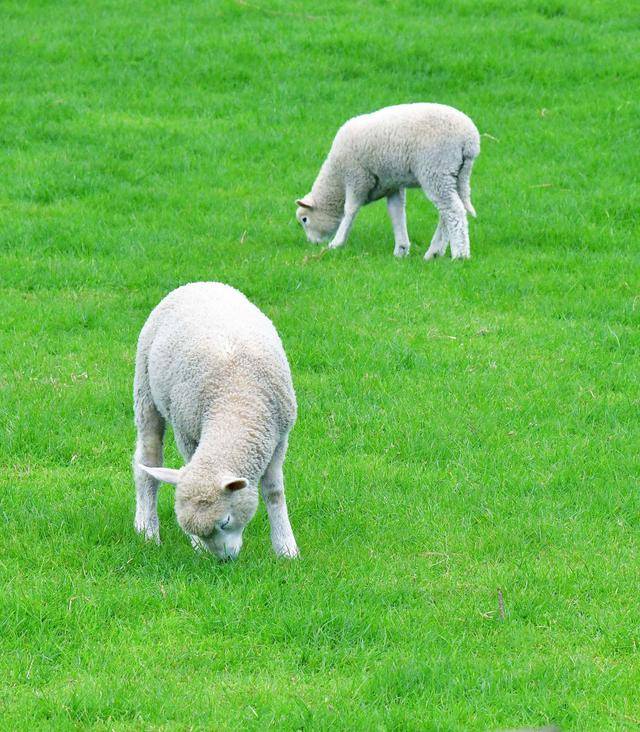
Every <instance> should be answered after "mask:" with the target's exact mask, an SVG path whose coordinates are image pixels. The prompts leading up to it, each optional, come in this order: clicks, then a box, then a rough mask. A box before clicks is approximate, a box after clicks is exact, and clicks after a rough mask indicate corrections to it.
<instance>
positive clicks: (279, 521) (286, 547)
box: [260, 437, 299, 557]
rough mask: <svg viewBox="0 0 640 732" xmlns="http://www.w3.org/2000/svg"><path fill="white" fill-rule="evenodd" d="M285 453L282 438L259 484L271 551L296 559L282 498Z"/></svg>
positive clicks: (285, 440)
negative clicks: (268, 529) (265, 511)
mask: <svg viewBox="0 0 640 732" xmlns="http://www.w3.org/2000/svg"><path fill="white" fill-rule="evenodd" d="M286 453H287V437H284V438H283V439H282V440H281V441H280V443H279V444H278V446H277V447H276V449H275V451H274V453H273V457H272V458H271V462H270V463H269V465H268V466H267V469H266V470H265V472H264V475H263V476H262V480H261V481H260V483H261V489H262V497H263V498H264V502H265V504H266V506H267V514H268V516H269V524H270V525H271V544H272V545H273V550H274V551H275V553H276V554H277V555H278V556H279V557H297V556H298V553H299V552H298V545H297V544H296V540H295V538H294V536H293V531H292V529H291V523H290V521H289V514H288V512H287V502H286V500H285V497H284V476H283V472H282V466H283V463H284V458H285V455H286Z"/></svg>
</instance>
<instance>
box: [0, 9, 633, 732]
mask: <svg viewBox="0 0 640 732" xmlns="http://www.w3.org/2000/svg"><path fill="white" fill-rule="evenodd" d="M637 11H638V8H637V4H636V3H633V2H627V1H626V0H625V1H624V2H613V1H610V2H601V1H599V0H591V1H590V2H578V1H577V0H532V2H523V1H522V0H520V1H516V0H514V1H512V2H504V3H503V2H495V0H483V1H478V0H474V1H472V0H465V1H464V2H456V3H451V4H445V3H441V2H435V1H432V2H420V1H419V0H414V2H408V1H405V0H397V1H396V2H380V1H379V2H373V1H372V2H357V1H354V0H352V1H351V2H346V1H345V2H338V0H329V1H328V2H322V3H315V4H311V3H303V2H300V1H299V0H287V2H285V1H284V0H282V1H278V2H266V0H247V1H246V2H245V1H244V0H236V1H235V2H232V1H231V0H224V1H220V2H214V1H213V0H210V1H209V2H204V1H203V0H199V1H195V2H190V3H179V2H178V3H176V2H173V3H170V2H149V1H143V0H139V1H137V2H133V1H126V0H106V1H104V2H86V3H70V2H35V1H32V2H8V1H7V2H3V3H2V6H1V8H0V15H1V24H2V30H1V31H0V43H1V47H0V50H1V54H0V83H1V87H0V89H1V93H0V122H1V124H0V141H1V145H0V160H1V163H0V170H1V171H2V174H1V175H0V276H1V282H2V293H1V305H0V313H1V324H0V329H1V331H0V389H1V391H0V430H1V431H0V464H1V468H2V484H3V485H2V487H1V489H0V490H1V493H0V726H1V727H2V729H4V730H14V729H15V730H22V729H29V730H33V729H81V728H92V729H99V730H100V729H104V730H107V729H109V730H126V729H164V730H189V729H194V730H205V729H206V730H210V729H217V728H222V729H242V730H245V729H256V730H259V729H266V728H269V727H272V728H274V729H279V730H294V729H306V730H309V729H313V730H315V729H318V730H321V729H357V730H370V729H380V730H384V729H397V730H478V731H485V730H496V729H503V728H506V727H516V726H523V725H528V724H529V725H543V724H547V723H555V724H558V725H560V726H561V728H562V729H563V730H580V731H590V730H609V729H620V730H624V729H633V728H637V727H638V725H640V695H638V688H639V685H640V653H639V648H638V646H639V645H640V609H639V603H638V587H639V585H640V538H639V531H640V525H639V524H640V495H639V491H638V488H639V485H638V483H639V474H640V464H639V462H640V461H639V453H640V450H639V446H640V425H639V420H638V414H639V405H640V384H639V379H638V366H639V355H640V354H639V352H640V335H639V331H638V324H639V321H640V257H639V254H638V236H639V234H640V226H639V221H640V218H639V214H638V208H639V204H640V201H639V191H638V184H637V174H638V170H639V169H640V147H639V145H638V129H639V128H638V119H639V118H640V104H639V100H638V88H639V84H640V73H639V67H638V62H637V59H638V58H640V16H639V15H638V12H637ZM419 100H420V101H430V100H432V101H440V102H443V103H447V104H451V105H453V106H456V107H459V108H461V109H463V110H464V111H465V112H467V113H468V114H469V115H470V116H471V117H472V118H473V119H474V120H475V122H476V124H477V125H478V128H479V129H480V131H481V133H483V135H484V137H483V151H482V154H481V156H480V158H479V159H478V161H477V163H476V166H475V170H474V175H473V179H472V187H473V201H474V205H475V207H476V209H477V211H478V219H477V220H476V221H473V222H472V223H471V246H472V255H473V258H472V260H471V261H470V262H466V263H463V264H461V263H458V262H452V261H451V260H450V259H446V260H441V261H437V262H433V263H429V264H427V263H425V262H423V261H422V255H423V254H424V252H425V250H426V248H427V246H428V243H429V240H430V238H431V234H432V232H433V230H434V228H435V224H436V212H435V209H434V208H433V207H432V206H431V205H430V204H429V203H427V202H426V201H425V200H424V198H423V196H422V194H421V193H420V192H419V191H412V192H410V194H409V196H408V198H409V200H408V214H409V230H410V234H411V236H412V241H413V249H412V252H411V256H410V257H409V258H408V259H406V260H401V261H398V260H396V259H394V257H393V256H392V250H393V237H392V233H391V227H390V224H389V222H388V220H387V214H386V211H385V206H384V204H383V203H379V204H376V205H373V206H370V207H368V208H366V209H364V210H363V211H362V212H361V214H360V216H359V217H358V220H357V221H356V224H355V227H354V230H353V232H352V235H351V238H350V240H349V242H348V244H347V245H346V247H344V248H343V249H342V250H339V251H335V252H330V253H327V254H325V255H324V256H322V257H320V258H314V257H311V258H310V257H309V255H312V254H317V253H318V252H319V249H317V248H314V247H313V245H309V244H307V243H306V242H305V241H304V236H303V233H302V231H301V230H300V228H299V226H298V225H297V223H296V222H295V219H294V210H295V206H294V204H293V202H294V199H295V198H296V197H298V196H300V195H301V194H304V193H306V192H307V191H308V189H309V188H310V186H311V183H312V182H313V179H314V177H315V175H316V173H317V170H318V168H319V166H320V163H321V162H322V160H323V158H324V156H325V154H326V152H327V151H328V148H329V145H330V142H331V140H332V138H333V135H334V133H335V131H336V129H337V128H338V126H339V125H340V124H341V123H342V122H343V121H344V120H345V119H347V118H348V117H350V116H352V115H354V114H357V113H361V112H365V111H371V110H373V109H376V108H378V107H381V106H384V105H387V104H392V103H397V102H403V101H419ZM202 279H211V280H222V281H224V282H228V283H230V284H233V285H235V286H237V287H238V288H240V289H241V290H242V291H244V292H245V293H246V294H247V295H248V296H249V297H250V298H251V299H252V300H253V301H254V302H255V303H256V304H257V305H258V306H259V307H261V308H262V309H263V310H264V312H266V313H267V314H268V315H269V316H270V317H271V318H272V319H273V320H274V322H275V323H276V326H277V327H278V329H279V331H280V333H281V335H282V338H283V341H284V343H285V347H286V349H287V352H288V354H289V358H290V361H291V365H292V370H293V375H294V382H295V384H296V389H297V393H298V401H299V421H298V425H297V426H296V429H295V430H294V432H293V434H292V438H291V443H290V450H289V457H288V460H287V463H286V465H285V475H286V480H287V487H288V498H289V505H290V514H291V520H292V524H293V527H294V531H295V533H296V537H297V539H298V542H299V544H300V547H301V551H302V555H303V556H302V559H301V561H298V562H293V563H286V562H283V561H277V560H276V559H275V558H274V557H273V555H272V553H271V548H270V544H269V536H268V525H267V520H266V515H265V512H264V509H263V508H261V509H260V511H259V512H258V515H257V516H256V518H255V520H254V521H253V523H252V524H251V525H250V526H249V527H248V529H247V531H246V532H245V547H244V549H243V551H242V554H241V556H240V558H239V560H238V561H237V562H236V563H231V564H219V563H217V562H216V560H215V559H213V558H212V557H203V556H197V555H195V554H194V553H193V552H192V550H191V547H190V545H189V542H188V540H187V539H186V538H185V537H184V535H183V534H182V533H181V531H180V529H179V527H178V526H177V524H176V522H175V519H174V516H173V502H172V490H171V487H170V486H164V487H163V488H162V494H161V506H160V518H161V532H162V537H163V543H162V545H161V546H160V547H157V546H153V545H146V544H145V543H144V542H143V541H142V540H141V539H140V537H138V536H137V535H136V534H135V533H134V531H133V510H134V492H133V486H132V479H131V474H130V456H131V452H132V449H133V441H134V429H133V422H132V404H131V382H132V376H133V360H134V353H135V344H136V338H137V335H138V332H139V329H140V327H141V326H142V324H143V322H144V320H145V318H146V316H147V315H148V313H149V311H150V310H151V308H152V307H153V306H154V305H155V304H156V303H157V302H158V301H159V300H160V298H161V297H163V296H164V294H166V293H167V292H168V291H170V290H171V289H173V288H174V287H176V286H178V285H180V284H183V283H185V282H189V281H192V280H202ZM169 445H170V447H169V449H168V450H167V456H166V462H167V464H169V465H179V464H180V463H179V459H178V455H177V452H176V450H175V447H174V446H173V442H172V441H171V440H169ZM499 590H500V592H501V593H502V597H503V602H504V613H502V612H501V610H500V608H499V604H498V591H499Z"/></svg>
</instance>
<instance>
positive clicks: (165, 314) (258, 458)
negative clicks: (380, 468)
mask: <svg viewBox="0 0 640 732" xmlns="http://www.w3.org/2000/svg"><path fill="white" fill-rule="evenodd" d="M133 396H134V411H135V422H136V427H137V429H138V440H137V445H136V451H135V455H134V460H133V470H134V476H135V482H136V520H135V527H136V530H137V531H139V532H144V534H145V535H146V536H147V538H150V539H155V540H156V541H159V540H160V534H159V522H158V512H157V492H158V481H164V482H166V483H173V484H174V485H175V486H176V498H175V509H176V516H177V519H178V523H179V524H180V526H181V527H182V528H183V529H184V531H185V532H186V533H187V534H189V535H190V536H191V539H192V543H193V544H194V546H195V547H196V548H197V547H201V546H204V547H206V548H207V549H209V550H210V551H211V552H213V553H214V554H216V555H217V556H218V557H220V558H235V557H236V556H237V555H238V552H239V551H240V548H241V546H242V531H243V529H244V527H245V526H246V525H247V524H248V523H249V521H250V520H251V519H252V518H253V515H254V514H255V512H256V509H257V507H258V481H260V482H261V489H262V496H263V498H264V501H265V503H266V506H267V513H268V516H269V522H270V524H271V541H272V544H273V548H274V550H275V552H276V554H278V555H279V556H285V557H295V556H296V555H297V554H298V547H297V546H296V541H295V539H294V537H293V532H292V531H291V524H290V523H289V516H288V514H287V504H286V501H285V496H284V483H283V475H282V464H283V462H284V458H285V454H286V452H287V437H288V435H289V431H290V430H291V428H292V427H293V425H294V422H295V420H296V397H295V393H294V390H293V384H292V382H291V372H290V370H289V364H288V362H287V357H286V355H285V353H284V350H283V348H282V343H281V341H280V338H279V337H278V333H277V332H276V329H275V328H274V327H273V324H272V323H271V321H270V320H269V319H268V318H267V317H266V316H265V315H263V314H262V313H261V312H260V310H258V308H257V307H255V305H253V304H252V303H250V302H249V300H247V298H246V297H245V296H244V295H243V294H242V293H240V292H238V291H237V290H234V289H233V287H229V286H227V285H223V284H221V283H219V282H196V283H193V284H190V285H185V286H184V287H180V288H178V289H177V290H174V291H173V292H171V293H170V294H169V295H167V297H165V298H164V300H162V302H161V303H160V304H159V305H158V306H157V307H156V308H155V309H154V310H153V312H152V313H151V315H150V316H149V318H148V320H147V322H146V323H145V325H144V327H143V328H142V331H141V333H140V338H139V339H138V352H137V355H136V373H135V381H134V392H133ZM166 422H170V423H171V426H172V427H173V432H174V436H175V440H176V444H177V446H178V449H179V450H180V453H181V454H182V456H183V458H184V460H185V463H186V465H185V466H184V467H182V468H180V469H179V470H175V469H172V468H163V467H160V466H161V465H162V442H163V434H164V429H165V424H166Z"/></svg>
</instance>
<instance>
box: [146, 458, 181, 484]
mask: <svg viewBox="0 0 640 732" xmlns="http://www.w3.org/2000/svg"><path fill="white" fill-rule="evenodd" d="M138 467H139V468H140V470H144V472H145V473H147V474H148V475H150V476H151V477H152V478H155V479H156V480H161V481H162V482H163V483H171V484H172V485H177V484H178V478H179V477H180V471H179V470H176V469H175V468H148V467H147V466H146V465H142V463H138Z"/></svg>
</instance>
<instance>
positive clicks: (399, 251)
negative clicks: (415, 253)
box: [393, 244, 409, 258]
mask: <svg viewBox="0 0 640 732" xmlns="http://www.w3.org/2000/svg"><path fill="white" fill-rule="evenodd" d="M393 256H394V257H398V258H400V257H407V256H409V245H408V244H407V245H406V246H402V247H396V248H395V249H394V250H393Z"/></svg>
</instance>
